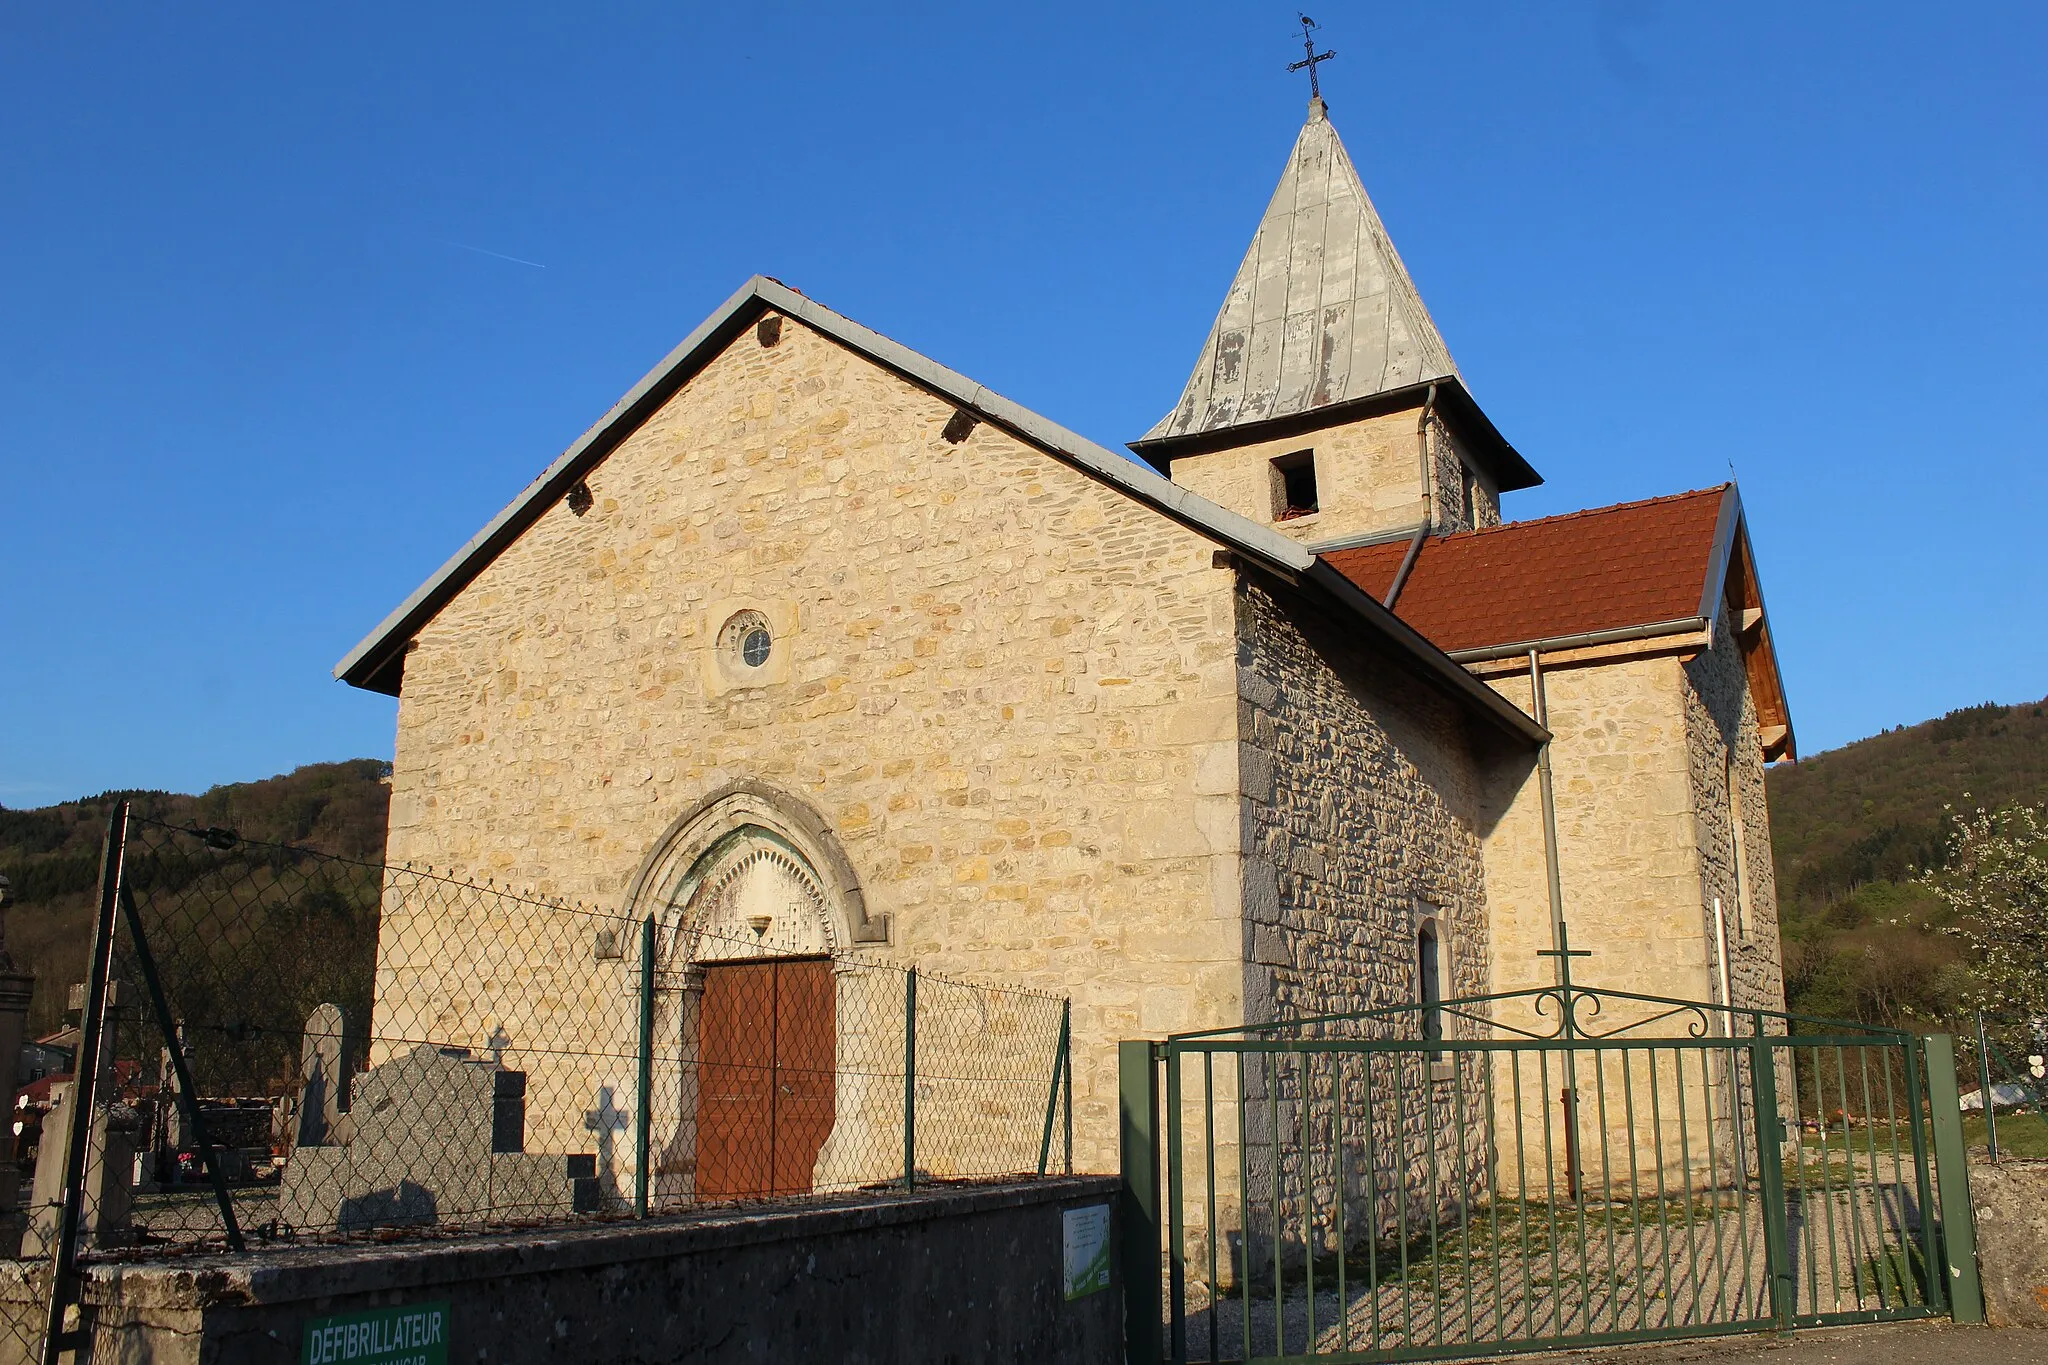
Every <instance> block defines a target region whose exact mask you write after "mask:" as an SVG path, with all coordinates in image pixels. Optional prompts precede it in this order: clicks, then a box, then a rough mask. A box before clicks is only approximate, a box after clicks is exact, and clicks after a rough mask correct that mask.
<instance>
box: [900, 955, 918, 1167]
mask: <svg viewBox="0 0 2048 1365" xmlns="http://www.w3.org/2000/svg"><path fill="white" fill-rule="evenodd" d="M903 1188H904V1189H906V1190H914V1189H916V1188H917V968H915V967H912V968H911V969H910V970H909V972H908V973H906V974H905V975H904V978H903Z"/></svg>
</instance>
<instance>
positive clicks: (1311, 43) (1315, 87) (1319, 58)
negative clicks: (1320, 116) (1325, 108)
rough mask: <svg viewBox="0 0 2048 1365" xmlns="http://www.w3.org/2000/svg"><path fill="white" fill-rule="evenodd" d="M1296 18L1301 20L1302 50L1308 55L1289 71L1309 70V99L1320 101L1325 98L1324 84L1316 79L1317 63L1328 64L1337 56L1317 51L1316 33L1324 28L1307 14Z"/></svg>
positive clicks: (1298, 15) (1289, 68) (1290, 67)
mask: <svg viewBox="0 0 2048 1365" xmlns="http://www.w3.org/2000/svg"><path fill="white" fill-rule="evenodd" d="M1295 17H1296V18H1297V19H1299V20H1301V50H1302V51H1303V52H1306V53H1307V54H1308V55H1307V56H1306V57H1304V58H1303V59H1302V60H1300V61H1298V62H1296V63H1294V64H1293V65H1292V66H1289V67H1288V68H1287V69H1288V70H1289V71H1300V70H1302V69H1303V68H1307V70H1308V94H1309V98H1310V99H1316V100H1319V99H1321V98H1322V97H1323V83H1322V82H1321V81H1319V80H1317V79H1316V63H1317V62H1327V61H1328V60H1330V58H1332V57H1334V56H1336V55H1337V54H1336V53H1334V52H1318V51H1316V39H1315V32H1316V30H1317V29H1318V28H1320V27H1322V26H1321V25H1320V24H1318V23H1316V21H1315V20H1313V19H1311V18H1309V17H1308V16H1307V15H1306V14H1297V15H1296V16H1295Z"/></svg>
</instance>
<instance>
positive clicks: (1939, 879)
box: [1923, 805, 2048, 1021]
mask: <svg viewBox="0 0 2048 1365" xmlns="http://www.w3.org/2000/svg"><path fill="white" fill-rule="evenodd" d="M1945 852H1946V858H1945V859H1944V866H1942V867H1940V868H1938V869H1936V870H1934V871H1931V872H1928V873H1926V874H1924V875H1923V880H1924V881H1925V883H1926V884H1927V885H1928V886H1929V887H1931V888H1932V889H1933V890H1934V892H1935V894H1936V895H1938V896H1940V897H1941V899H1942V900H1943V901H1944V902H1946V903H1947V905H1948V907H1949V910H1950V911H1951V912H1952V913H1953V915H1954V919H1953V920H1952V922H1951V923H1949V924H1948V925H1947V926H1945V929H1946V932H1948V933H1950V934H1953V935H1954V936H1955V937H1957V938H1958V939H1960V940H1962V942H1963V943H1964V945H1965V946H1966V948H1967V949H1968V953H1967V957H1968V965H1969V968H1970V976H1971V979H1972V982H1973V985H1972V987H1971V990H1972V994H1973V995H1975V997H1976V999H1975V1000H1974V1001H1973V1002H1972V1003H1974V1004H1976V1005H1978V1006H1979V1007H1980V1008H1982V1009H1983V1010H1984V1011H1985V1012H1986V1013H1987V1014H1992V1015H1995V1016H1997V1017H1998V1018H2001V1019H2006V1020H2012V1021H2021V1020H2026V1021H2034V1020H2042V1019H2048V807H2044V806H2025V805H2015V806H2006V807H2003V808H2000V809H1997V810H1986V809H1984V808H1983V807H1981V806H1980V807H1978V808H1977V809H1976V810H1975V811H1973V812H1969V813H1960V812H1959V813H1953V814H1951V816H1950V829H1949V835H1948V844H1947V847H1946V850H1945Z"/></svg>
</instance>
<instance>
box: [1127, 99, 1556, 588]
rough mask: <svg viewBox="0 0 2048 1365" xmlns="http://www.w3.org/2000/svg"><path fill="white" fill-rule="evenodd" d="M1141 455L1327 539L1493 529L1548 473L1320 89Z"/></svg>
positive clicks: (1292, 528) (1278, 524) (1206, 491)
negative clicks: (1513, 435)
mask: <svg viewBox="0 0 2048 1365" xmlns="http://www.w3.org/2000/svg"><path fill="white" fill-rule="evenodd" d="M1131 449H1132V450H1134V451H1136V452H1137V453H1138V455H1139V456H1140V457H1142V458H1143V459H1144V460H1146V461H1147V462H1148V463H1150V464H1151V465H1152V466H1153V467H1154V468H1156V469H1158V470H1159V471H1160V472H1161V473H1163V474H1165V475H1166V476H1167V477H1169V478H1171V479H1172V480H1173V481H1174V482H1175V483H1178V484H1181V485H1183V486H1185V487H1187V488H1189V489H1191V490H1192V491H1194V492H1196V493H1199V494H1201V495H1202V496H1203V497H1205V498H1208V499H1209V500H1210V501H1211V502H1215V503H1220V504H1221V505H1222V506H1224V507H1227V508H1229V509H1230V510H1231V511H1233V512H1237V513H1239V514H1240V515H1243V516H1246V517H1249V518H1251V519H1252V520H1254V521H1257V522H1260V523H1261V524H1264V525H1269V526H1272V527H1273V528H1274V529H1276V530H1278V531H1280V532H1281V533H1282V534H1285V535H1288V536H1291V537H1293V538H1294V539H1296V540H1300V541H1302V542H1304V543H1306V544H1307V545H1308V546H1310V547H1311V548H1313V549H1316V550H1323V549H1340V548H1343V547H1346V546H1352V545H1361V544H1368V543H1371V542H1372V541H1375V540H1383V539H1385V540H1392V539H1400V538H1403V537H1406V536H1412V535H1415V534H1417V533H1418V532H1421V531H1426V532H1428V533H1430V534H1443V533H1445V532H1449V531H1456V530H1466V529H1470V528H1473V527H1478V526H1490V525H1493V524H1495V523H1497V522H1498V521H1499V520H1500V495H1501V494H1502V493H1505V492H1511V491H1513V490H1515V489H1518V488H1529V487H1532V486H1534V485H1536V484H1538V483H1541V482H1542V479H1541V478H1540V477H1539V476H1538V475H1537V473H1536V471H1535V470H1534V469H1532V468H1530V467H1529V464H1528V462H1527V461H1525V460H1524V459H1523V458H1522V457H1521V455H1519V454H1518V453H1516V451H1515V449H1514V447H1513V446H1511V445H1509V444H1508V443H1507V441H1506V439H1505V438H1503V437H1502V436H1501V434H1500V432H1499V431H1497V430H1495V428H1494V425H1493V423H1492V422H1491V421H1489V420H1488V419H1487V417H1486V414H1485V413H1484V412H1482V411H1481V410H1480V408H1479V405H1478V404H1477V403H1475V402H1473V400H1472V397H1471V395H1470V394H1469V393H1467V392H1466V389H1465V384H1464V379H1463V377H1462V376H1461V375H1460V374H1459V373H1458V367H1457V364H1456V362H1454V361H1453V360H1452V359H1451V353H1450V349H1449V348H1448V347H1446V346H1445V345H1444V340H1443V337H1442V336H1441V335H1440V334H1439V333H1438V332H1437V329H1436V323H1435V322H1434V321H1433V320H1432V319H1431V318H1430V316H1429V310H1428V309H1427V308H1425V307H1423V304H1422V296H1421V295H1420V294H1419V293H1417V292H1416V288H1415V282H1414V281H1413V280H1412V279H1410V278H1409V276H1408V269H1407V267H1406V266H1404V265H1403V264H1402V263H1401V257H1400V255H1399V253H1397V252H1396V251H1395V250H1394V244H1393V242H1392V241H1391V240H1389V238H1388V237H1387V230H1386V227H1385V225H1383V224H1382V223H1381V222H1380V217H1379V214H1378V212H1377V211H1376V210H1375V209H1374V208H1373V204H1372V200H1371V198H1370V197H1368V196H1367V194H1366V192H1365V186H1364V185H1363V184H1362V183H1361V182H1360V180H1359V178H1358V171H1357V170H1356V168H1355V167H1353V165H1352V164H1351V157H1350V155H1349V154H1348V153H1347V152H1346V151H1345V150H1344V144H1343V142H1342V141H1341V140H1340V139H1339V138H1338V136H1337V130H1336V128H1335V127H1333V126H1332V125H1331V123H1330V111H1329V107H1328V106H1327V105H1326V104H1324V103H1323V100H1322V98H1321V96H1320V95H1317V96H1316V97H1315V98H1313V99H1311V100H1310V101H1309V106H1308V122H1307V123H1306V124H1304V125H1303V127H1302V130H1301V135H1300V136H1299V137H1297V138H1296V139H1295V142H1294V151H1293V152H1292V154H1291V155H1290V156H1289V157H1288V160H1287V167H1286V169H1285V170H1284V171H1283V172H1282V173H1281V176H1280V184H1279V186H1278V187H1277V188H1276V189H1275V190H1274V191H1273V198H1272V201H1271V202H1270V203H1269V204H1267V206H1266V213H1265V216H1264V217H1263V218H1262V219H1261V220H1260V221H1259V226H1258V230H1257V232H1255V233H1254V234H1253V235H1252V243H1251V247H1250V249H1249V250H1248V251H1246V252H1245V256H1244V262H1243V264H1241V265H1239V266H1238V268H1237V277H1236V278H1235V279H1233V280H1232V281H1231V284H1230V289H1229V292H1228V293H1226V294H1225V295H1224V297H1223V307H1222V309H1221V310H1220V311H1219V312H1218V313H1217V315H1216V322H1215V325H1214V326H1213V327H1211V328H1210V331H1209V337H1208V340H1207V341H1205V342H1204V343H1203V344H1202V352H1201V355H1200V356H1199V358H1197V360H1196V361H1195V368H1194V372H1193V373H1192V374H1190V375H1189V376H1188V382H1187V387H1186V388H1185V389H1184V390H1182V392H1181V396H1180V401H1179V402H1178V403H1176V404H1175V405H1174V407H1173V410H1172V411H1171V412H1169V413H1167V414H1166V416H1164V417H1162V418H1161V419H1160V420H1159V421H1158V423H1157V424H1155V425H1154V426H1153V428H1152V429H1151V430H1150V431H1148V432H1146V433H1145V435H1144V436H1143V437H1142V438H1141V439H1139V440H1137V441H1134V442H1132V443H1131Z"/></svg>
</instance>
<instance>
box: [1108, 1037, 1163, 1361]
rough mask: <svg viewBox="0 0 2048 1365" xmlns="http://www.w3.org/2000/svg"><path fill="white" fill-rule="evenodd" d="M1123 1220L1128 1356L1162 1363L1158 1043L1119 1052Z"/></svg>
mask: <svg viewBox="0 0 2048 1365" xmlns="http://www.w3.org/2000/svg"><path fill="white" fill-rule="evenodd" d="M1116 1068H1117V1092H1118V1108H1119V1111H1120V1117H1119V1122H1118V1151H1119V1165H1120V1170H1121V1173H1122V1176H1123V1189H1122V1197H1121V1199H1120V1201H1119V1202H1120V1204H1121V1206H1122V1207H1121V1211H1120V1216H1119V1223H1120V1227H1119V1229H1118V1231H1119V1234H1120V1236H1121V1239H1122V1241H1121V1246H1120V1248H1119V1250H1120V1253H1121V1255H1120V1257H1119V1259H1120V1260H1121V1261H1122V1264H1123V1281H1124V1358H1125V1360H1126V1361H1128V1362H1131V1365H1154V1362H1156V1361H1158V1359H1159V1345H1160V1342H1159V1071H1158V1068H1157V1065H1156V1064H1155V1061H1154V1055H1153V1045H1152V1044H1151V1043H1148V1042H1143V1041H1137V1042H1132V1041H1128V1040H1127V1041H1124V1042H1121V1043H1118V1044H1117V1049H1116Z"/></svg>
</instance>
